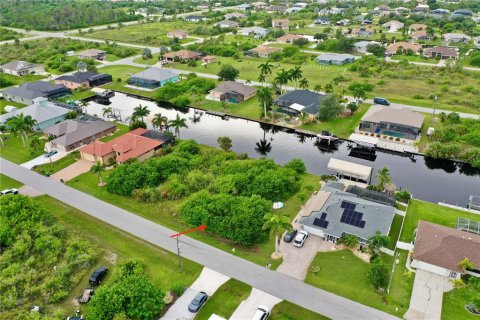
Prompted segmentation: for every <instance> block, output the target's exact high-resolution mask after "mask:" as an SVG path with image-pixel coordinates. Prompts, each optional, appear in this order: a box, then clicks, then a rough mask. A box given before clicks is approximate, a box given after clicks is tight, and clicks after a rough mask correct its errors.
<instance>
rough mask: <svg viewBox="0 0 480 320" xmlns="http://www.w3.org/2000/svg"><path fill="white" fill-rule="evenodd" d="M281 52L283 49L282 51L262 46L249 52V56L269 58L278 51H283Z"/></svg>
mask: <svg viewBox="0 0 480 320" xmlns="http://www.w3.org/2000/svg"><path fill="white" fill-rule="evenodd" d="M281 50H282V49H280V48H274V47H267V46H260V47H257V48H253V49H251V50H248V51H247V54H250V55H254V54H256V55H258V56H259V57H261V58H268V57H269V56H270V55H271V54H272V53H274V52H278V51H281Z"/></svg>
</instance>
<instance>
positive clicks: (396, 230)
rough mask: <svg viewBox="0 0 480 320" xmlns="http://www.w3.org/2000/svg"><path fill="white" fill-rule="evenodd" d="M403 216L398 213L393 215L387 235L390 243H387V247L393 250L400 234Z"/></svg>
mask: <svg viewBox="0 0 480 320" xmlns="http://www.w3.org/2000/svg"><path fill="white" fill-rule="evenodd" d="M402 222H403V217H402V216H401V215H399V214H396V215H395V216H394V217H393V222H392V226H391V227H390V232H389V233H388V237H389V238H390V243H389V244H388V247H387V248H388V249H390V250H395V247H396V245H397V240H398V237H399V236H400V228H401V227H402Z"/></svg>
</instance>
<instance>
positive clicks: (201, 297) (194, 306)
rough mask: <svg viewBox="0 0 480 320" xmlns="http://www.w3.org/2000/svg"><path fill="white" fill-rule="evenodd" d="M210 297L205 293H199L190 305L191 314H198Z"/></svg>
mask: <svg viewBox="0 0 480 320" xmlns="http://www.w3.org/2000/svg"><path fill="white" fill-rule="evenodd" d="M207 299H208V295H207V294H206V293H205V292H203V291H202V292H200V293H198V294H197V295H196V296H195V298H193V300H192V302H190V304H189V305H188V311H190V312H194V313H195V312H198V310H200V308H201V307H202V306H203V305H204V304H205V302H207Z"/></svg>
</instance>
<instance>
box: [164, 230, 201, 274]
mask: <svg viewBox="0 0 480 320" xmlns="http://www.w3.org/2000/svg"><path fill="white" fill-rule="evenodd" d="M206 228H207V227H206V226H204V225H203V224H202V225H199V226H198V227H197V228H194V229H190V230H186V231H183V232H180V233H176V234H172V235H171V236H170V238H176V240H177V256H178V272H182V260H181V259H182V256H181V252H180V240H179V239H180V236H181V235H182V234H187V233H191V232H195V231H202V230H205V229H206Z"/></svg>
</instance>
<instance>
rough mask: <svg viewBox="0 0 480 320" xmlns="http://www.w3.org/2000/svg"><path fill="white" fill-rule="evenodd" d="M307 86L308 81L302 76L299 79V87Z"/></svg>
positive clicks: (304, 87)
mask: <svg viewBox="0 0 480 320" xmlns="http://www.w3.org/2000/svg"><path fill="white" fill-rule="evenodd" d="M308 86H309V83H308V80H307V79H305V78H303V79H302V80H300V88H302V89H308Z"/></svg>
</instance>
